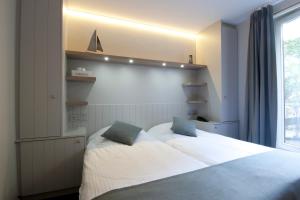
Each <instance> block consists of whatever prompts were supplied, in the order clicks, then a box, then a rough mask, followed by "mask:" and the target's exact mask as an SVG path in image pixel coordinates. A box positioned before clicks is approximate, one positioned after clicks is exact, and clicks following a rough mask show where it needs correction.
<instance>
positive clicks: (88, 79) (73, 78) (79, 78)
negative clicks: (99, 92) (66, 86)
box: [66, 76, 96, 82]
mask: <svg viewBox="0 0 300 200" xmlns="http://www.w3.org/2000/svg"><path fill="white" fill-rule="evenodd" d="M66 80H67V81H76V82H95V81H96V77H85V76H67V77H66Z"/></svg>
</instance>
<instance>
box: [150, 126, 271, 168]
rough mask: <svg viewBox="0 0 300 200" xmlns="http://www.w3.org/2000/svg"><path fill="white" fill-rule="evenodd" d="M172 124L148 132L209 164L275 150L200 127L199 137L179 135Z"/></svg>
mask: <svg viewBox="0 0 300 200" xmlns="http://www.w3.org/2000/svg"><path fill="white" fill-rule="evenodd" d="M171 126H172V123H164V124H160V125H157V126H154V127H153V128H151V129H150V130H149V131H148V132H147V133H148V134H149V135H151V136H154V137H155V138H157V139H159V140H161V141H162V142H165V143H166V144H168V145H170V146H171V147H173V148H175V149H178V150H180V151H181V152H183V153H186V154H188V155H190V156H192V157H193V158H195V159H197V160H199V161H202V162H204V163H206V164H207V165H214V164H219V163H223V162H227V161H231V160H235V159H238V158H242V157H246V156H250V155H255V154H258V153H263V152H268V151H271V150H273V149H272V148H268V147H264V146H261V145H257V144H252V143H249V142H244V141H240V140H237V139H233V138H229V137H225V136H222V135H218V134H213V133H209V132H206V131H202V130H198V129H197V137H188V136H183V135H178V134H174V133H173V132H172V130H171V129H170V128H171Z"/></svg>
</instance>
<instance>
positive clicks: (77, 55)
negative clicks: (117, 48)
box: [66, 51, 207, 70]
mask: <svg viewBox="0 0 300 200" xmlns="http://www.w3.org/2000/svg"><path fill="white" fill-rule="evenodd" d="M66 56H67V58H69V59H82V60H92V61H101V62H111V63H122V64H132V65H144V66H156V67H166V68H170V67H171V68H180V69H194V70H199V69H207V66H206V65H196V64H189V63H178V62H169V61H164V60H149V59H143V58H133V57H125V56H117V55H107V54H100V53H94V52H82V51H66ZM130 60H131V63H130ZM163 63H165V66H164V65H163ZM182 65H184V68H181V66H182Z"/></svg>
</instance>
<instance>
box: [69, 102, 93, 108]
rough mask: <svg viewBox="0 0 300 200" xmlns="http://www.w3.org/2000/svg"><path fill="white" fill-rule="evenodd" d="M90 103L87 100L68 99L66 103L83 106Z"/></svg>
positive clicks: (71, 105)
mask: <svg viewBox="0 0 300 200" xmlns="http://www.w3.org/2000/svg"><path fill="white" fill-rule="evenodd" d="M88 104H89V103H88V102H87V101H67V102H66V105H67V106H68V107H81V106H87V105H88Z"/></svg>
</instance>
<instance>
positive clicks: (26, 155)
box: [19, 137, 85, 196]
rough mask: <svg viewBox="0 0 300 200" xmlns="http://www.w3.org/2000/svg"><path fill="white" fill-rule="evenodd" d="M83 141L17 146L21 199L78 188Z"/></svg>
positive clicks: (63, 139) (54, 141)
mask: <svg viewBox="0 0 300 200" xmlns="http://www.w3.org/2000/svg"><path fill="white" fill-rule="evenodd" d="M84 148H85V137H69V138H58V139H48V140H41V141H28V142H21V143H20V146H19V150H20V165H21V166H22V167H21V170H20V175H21V177H20V185H21V196H28V195H34V194H41V193H45V192H52V191H59V190H63V189H68V188H74V187H78V186H80V183H81V175H82V162H83V154H84Z"/></svg>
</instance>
